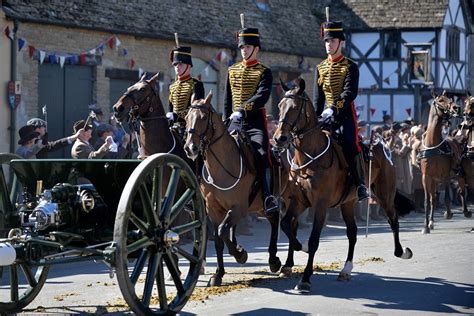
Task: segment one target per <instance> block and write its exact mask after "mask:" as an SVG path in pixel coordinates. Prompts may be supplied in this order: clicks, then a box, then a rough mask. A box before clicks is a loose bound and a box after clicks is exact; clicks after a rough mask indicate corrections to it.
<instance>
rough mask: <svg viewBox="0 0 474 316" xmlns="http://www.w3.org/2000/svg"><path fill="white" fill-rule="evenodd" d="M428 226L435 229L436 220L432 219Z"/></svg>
mask: <svg viewBox="0 0 474 316" xmlns="http://www.w3.org/2000/svg"><path fill="white" fill-rule="evenodd" d="M428 228H429V229H434V222H433V221H430V223H429V224H428Z"/></svg>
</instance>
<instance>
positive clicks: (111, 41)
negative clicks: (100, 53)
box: [107, 36, 114, 49]
mask: <svg viewBox="0 0 474 316" xmlns="http://www.w3.org/2000/svg"><path fill="white" fill-rule="evenodd" d="M107 44H109V47H110V49H112V48H114V37H113V36H111V37H110V38H109V39H108V40H107Z"/></svg>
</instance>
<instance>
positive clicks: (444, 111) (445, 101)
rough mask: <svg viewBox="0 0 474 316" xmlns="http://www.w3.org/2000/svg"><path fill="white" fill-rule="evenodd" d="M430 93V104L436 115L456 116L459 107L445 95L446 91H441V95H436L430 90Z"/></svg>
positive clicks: (446, 117) (444, 116)
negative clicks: (431, 97) (431, 100)
mask: <svg viewBox="0 0 474 316" xmlns="http://www.w3.org/2000/svg"><path fill="white" fill-rule="evenodd" d="M431 95H432V96H433V98H434V100H433V104H432V106H434V108H435V110H436V115H438V116H439V117H441V118H443V119H450V118H451V117H454V116H457V114H458V108H459V107H458V105H457V104H456V102H454V101H453V100H452V99H450V98H448V97H447V96H446V91H443V93H442V94H441V95H436V94H435V93H434V92H432V94H431Z"/></svg>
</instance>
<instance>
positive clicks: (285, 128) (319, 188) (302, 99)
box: [274, 80, 412, 292]
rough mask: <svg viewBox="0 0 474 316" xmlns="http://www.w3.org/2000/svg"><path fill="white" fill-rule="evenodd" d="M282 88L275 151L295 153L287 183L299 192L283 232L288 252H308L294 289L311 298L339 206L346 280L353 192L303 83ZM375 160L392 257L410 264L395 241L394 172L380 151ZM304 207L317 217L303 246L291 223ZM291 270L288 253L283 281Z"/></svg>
mask: <svg viewBox="0 0 474 316" xmlns="http://www.w3.org/2000/svg"><path fill="white" fill-rule="evenodd" d="M283 88H284V90H285V91H286V93H285V95H284V97H283V99H282V100H281V101H280V103H279V110H280V122H279V124H278V127H277V130H276V132H275V135H274V140H275V143H276V144H277V146H278V147H282V148H286V147H288V146H289V145H290V144H291V145H293V147H294V148H295V154H294V158H292V159H291V160H292V162H291V171H290V183H291V182H293V183H294V184H295V187H297V188H298V190H295V191H294V194H295V196H296V199H291V200H290V203H289V206H288V209H287V212H286V214H285V215H284V217H283V219H282V222H281V226H282V229H283V231H284V232H285V234H286V235H287V236H288V238H289V240H290V249H291V250H292V251H293V250H296V251H298V250H305V251H308V252H309V256H308V261H307V264H306V268H305V270H304V273H303V277H302V280H301V281H300V282H299V283H298V285H297V286H296V288H295V289H297V290H299V291H300V292H309V291H310V288H311V283H310V277H311V275H312V273H313V260H314V256H315V253H316V251H317V249H318V246H319V238H320V235H321V230H322V228H323V226H324V221H325V218H326V210H327V208H329V207H335V206H338V205H339V206H340V207H341V212H342V216H343V218H344V221H345V223H346V227H347V230H346V233H347V237H348V239H349V250H348V254H347V259H346V262H345V265H344V268H343V270H342V271H341V272H340V274H339V279H340V280H348V279H350V276H351V271H352V267H353V264H352V260H353V255H354V247H355V244H356V241H357V225H356V222H355V219H354V205H355V203H356V201H357V197H356V188H355V186H354V185H353V181H352V180H351V179H350V177H348V170H347V163H346V162H345V158H344V156H343V154H342V149H341V148H340V146H339V145H337V144H336V143H335V142H334V141H333V138H332V137H331V136H330V135H328V133H326V132H324V131H323V130H322V129H321V128H320V126H321V124H320V123H319V122H318V118H317V116H316V112H315V110H314V107H313V104H312V102H311V101H310V99H309V98H308V96H307V95H306V94H305V92H304V88H305V83H304V81H303V80H300V82H299V87H296V88H294V89H292V90H289V89H288V88H287V87H285V86H284V85H283ZM374 157H375V158H374V161H373V163H372V179H371V180H372V181H371V187H372V188H373V191H374V193H375V195H376V197H377V200H378V202H379V203H380V204H381V206H382V207H383V208H384V210H385V212H386V214H387V216H388V218H389V219H388V221H389V223H390V227H391V228H392V231H393V236H394V240H395V256H397V257H400V258H404V259H409V258H411V257H412V252H411V250H410V249H409V248H405V249H403V248H402V246H401V244H400V240H399V224H398V214H397V211H396V210H395V208H394V198H395V192H396V189H395V170H394V168H393V167H392V166H391V164H390V162H389V161H388V160H387V159H386V158H385V156H384V153H383V148H382V146H381V145H377V146H375V148H374ZM289 160H290V159H289ZM307 207H313V208H314V209H315V210H316V214H315V216H314V222H313V228H312V231H311V234H310V237H309V241H308V245H307V246H306V245H305V246H303V245H302V244H301V243H300V242H299V241H298V239H297V238H296V230H297V225H295V221H296V218H297V217H298V215H300V214H301V213H302V212H303V211H304V210H305V209H306V208H307ZM293 264H294V263H293V253H292V252H290V256H289V258H288V259H287V262H286V263H285V266H284V267H283V268H282V271H281V273H282V275H288V274H290V273H291V267H292V266H293Z"/></svg>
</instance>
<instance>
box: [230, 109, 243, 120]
mask: <svg viewBox="0 0 474 316" xmlns="http://www.w3.org/2000/svg"><path fill="white" fill-rule="evenodd" d="M230 119H231V120H232V121H233V120H237V121H240V120H241V119H242V113H241V112H239V111H236V112H233V113H232V114H231V115H230Z"/></svg>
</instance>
